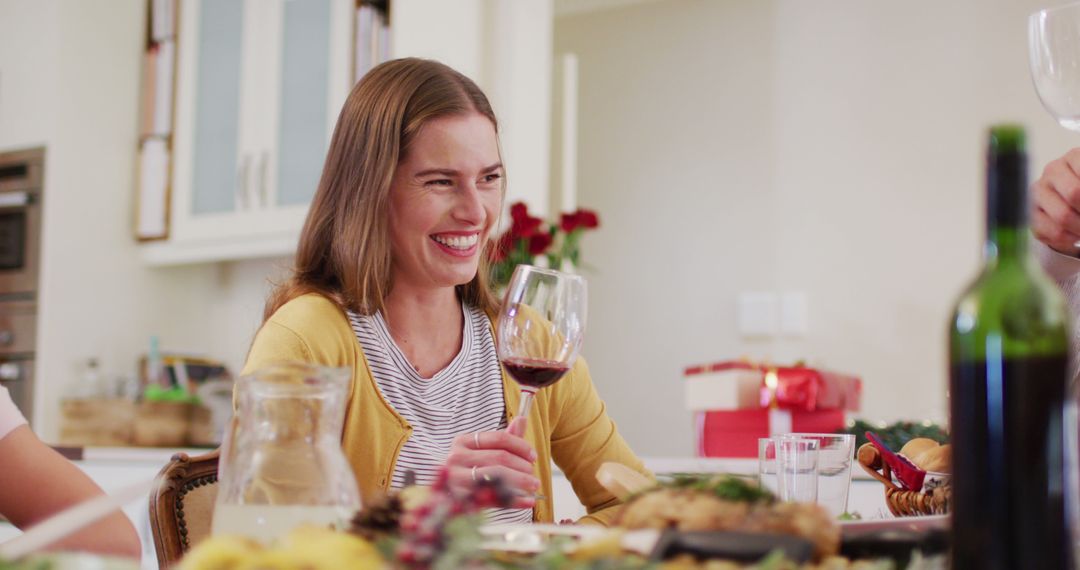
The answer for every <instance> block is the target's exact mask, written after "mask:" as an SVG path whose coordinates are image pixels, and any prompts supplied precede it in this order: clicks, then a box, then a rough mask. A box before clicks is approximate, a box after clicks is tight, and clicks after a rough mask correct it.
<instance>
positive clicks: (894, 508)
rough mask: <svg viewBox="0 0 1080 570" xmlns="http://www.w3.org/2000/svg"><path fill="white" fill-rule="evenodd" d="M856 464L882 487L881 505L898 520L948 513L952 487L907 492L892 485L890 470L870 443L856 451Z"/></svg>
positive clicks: (894, 484)
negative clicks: (883, 493) (883, 504)
mask: <svg viewBox="0 0 1080 570" xmlns="http://www.w3.org/2000/svg"><path fill="white" fill-rule="evenodd" d="M858 460H859V465H862V468H863V469H864V470H866V472H867V473H869V474H870V476H871V477H873V478H874V479H877V480H878V481H881V482H882V483H883V484H884V485H885V504H886V505H888V506H889V511H891V512H892V514H893V515H895V516H898V517H912V516H927V515H944V514H947V513H948V512H949V503H950V502H951V499H952V486H951V485H945V486H942V487H936V488H934V489H931V490H930V491H928V492H925V493H924V492H921V491H910V490H908V489H904V488H902V487H900V486H899V485H897V484H896V483H894V482H893V476H892V470H891V469H890V468H889V465H888V464H887V463H885V461H883V460H882V458H881V452H879V451H878V450H877V448H876V447H874V445H873V444H871V443H866V444H863V445H862V447H860V448H859V454H858Z"/></svg>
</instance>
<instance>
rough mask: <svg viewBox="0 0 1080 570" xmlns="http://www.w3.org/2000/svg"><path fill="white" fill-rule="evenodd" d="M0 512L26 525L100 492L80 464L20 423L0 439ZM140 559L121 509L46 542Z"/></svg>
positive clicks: (136, 539)
mask: <svg viewBox="0 0 1080 570" xmlns="http://www.w3.org/2000/svg"><path fill="white" fill-rule="evenodd" d="M0 464H2V465H3V468H2V469H0V513H2V514H3V515H4V516H5V517H7V519H8V520H10V521H11V522H12V524H14V525H15V526H17V527H19V528H20V529H26V528H27V527H29V526H32V525H34V524H35V523H38V522H40V521H42V520H44V519H46V518H48V517H50V516H52V515H54V514H56V513H58V512H60V511H63V510H65V509H67V508H69V507H72V506H74V505H76V504H79V503H81V502H83V501H86V500H88V499H91V498H93V497H96V496H98V495H101V494H102V491H101V488H100V487H98V486H97V485H96V484H94V482H93V481H91V480H90V478H89V477H87V476H86V474H85V473H83V472H82V471H81V470H80V469H79V468H78V467H76V466H75V465H73V464H72V463H71V462H69V461H68V460H67V459H64V458H63V456H61V455H60V454H59V453H57V452H56V451H55V450H53V449H52V448H51V447H49V446H47V445H45V444H44V443H42V442H41V440H39V439H38V438H37V436H36V435H34V432H32V431H30V428H29V427H27V426H26V425H21V426H19V427H17V428H15V429H14V430H12V431H11V432H10V433H8V434H7V435H6V436H4V437H3V439H0ZM49 550H77V551H87V552H96V553H100V554H108V555H114V556H125V557H131V558H135V559H138V558H139V557H140V555H141V552H142V548H141V546H140V543H139V536H138V534H137V533H136V532H135V527H134V526H132V524H131V521H129V520H128V518H127V517H126V516H124V514H123V513H122V512H120V511H117V512H116V513H113V514H112V515H109V516H108V517H106V518H103V519H101V520H99V521H98V522H96V523H94V524H91V525H89V526H88V527H86V528H85V529H83V530H81V531H79V532H77V533H75V534H72V535H69V536H68V537H66V538H63V539H61V540H60V541H59V542H57V543H55V544H52V545H50V546H49Z"/></svg>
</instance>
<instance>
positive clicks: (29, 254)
mask: <svg viewBox="0 0 1080 570" xmlns="http://www.w3.org/2000/svg"><path fill="white" fill-rule="evenodd" d="M36 198H37V194H36V193H34V192H26V191H18V192H0V294H2V295H11V294H33V292H34V291H36V290H37V275H38V255H37V254H38V235H40V227H39V226H40V223H41V219H40V209H39V207H38V204H36V203H35V202H36Z"/></svg>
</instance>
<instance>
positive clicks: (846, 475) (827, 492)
mask: <svg viewBox="0 0 1080 570" xmlns="http://www.w3.org/2000/svg"><path fill="white" fill-rule="evenodd" d="M785 437H789V438H794V439H801V440H810V441H816V442H817V448H818V452H817V474H818V477H817V480H818V491H817V503H818V504H819V505H821V506H823V507H825V508H826V509H827V510H828V511H829V514H831V515H833V516H834V517H837V516H840V515H842V514H844V513H845V512H847V504H848V495H849V494H850V491H851V458H852V456H854V454H855V436H854V435H852V434H849V433H793V434H789V435H787V436H785Z"/></svg>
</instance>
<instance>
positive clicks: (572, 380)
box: [551, 358, 653, 526]
mask: <svg viewBox="0 0 1080 570" xmlns="http://www.w3.org/2000/svg"><path fill="white" fill-rule="evenodd" d="M555 387H556V389H555V390H553V391H552V396H551V406H552V411H551V419H552V433H551V455H552V458H553V459H554V460H555V463H556V464H557V465H558V466H559V468H560V469H562V471H563V473H565V474H566V478H567V479H569V480H570V483H571V485H573V487H574V492H575V493H576V494H577V496H578V499H579V500H580V501H581V504H583V505H585V508H586V510H587V512H588V515H587V516H585V517H583V518H582V519H581V520H579V521H578V522H582V523H592V524H602V525H605V526H607V525H610V524H611V522H612V520H613V519H614V518H615V516H616V515H617V514H618V508H619V506H620V501H619V499H617V498H616V497H615V496H614V495H612V494H611V493H610V492H609V491H608V490H607V489H605V488H604V487H603V486H601V485H600V483H599V481H597V480H596V471H597V469H599V468H600V465H601V464H603V463H604V462H607V461H613V462H616V463H622V464H623V465H626V466H627V467H630V468H631V469H634V470H635V471H638V472H640V473H642V474H644V475H646V476H647V477H649V478H652V477H653V476H652V474H651V473H649V472H648V471H647V470H646V469H645V465H644V464H643V463H642V462H641V460H640V459H638V457H637V456H636V455H634V452H633V451H631V449H630V446H629V445H627V443H626V440H624V439H623V437H622V436H621V435H619V432H618V430H617V429H616V427H615V422H614V421H612V419H611V418H610V417H608V415H607V411H606V407H605V405H604V402H603V400H601V399H600V396H599V394H597V393H596V388H595V387H594V386H593V383H592V379H591V377H590V376H589V367H588V365H587V364H586V363H585V360H584V359H583V358H579V359H578V360H577V363H576V364H574V368H573V369H572V370H571V372H570V374H568V375H567V376H566V377H565V378H563V379H562V380H560V381H559V383H558V384H556V385H555Z"/></svg>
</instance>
